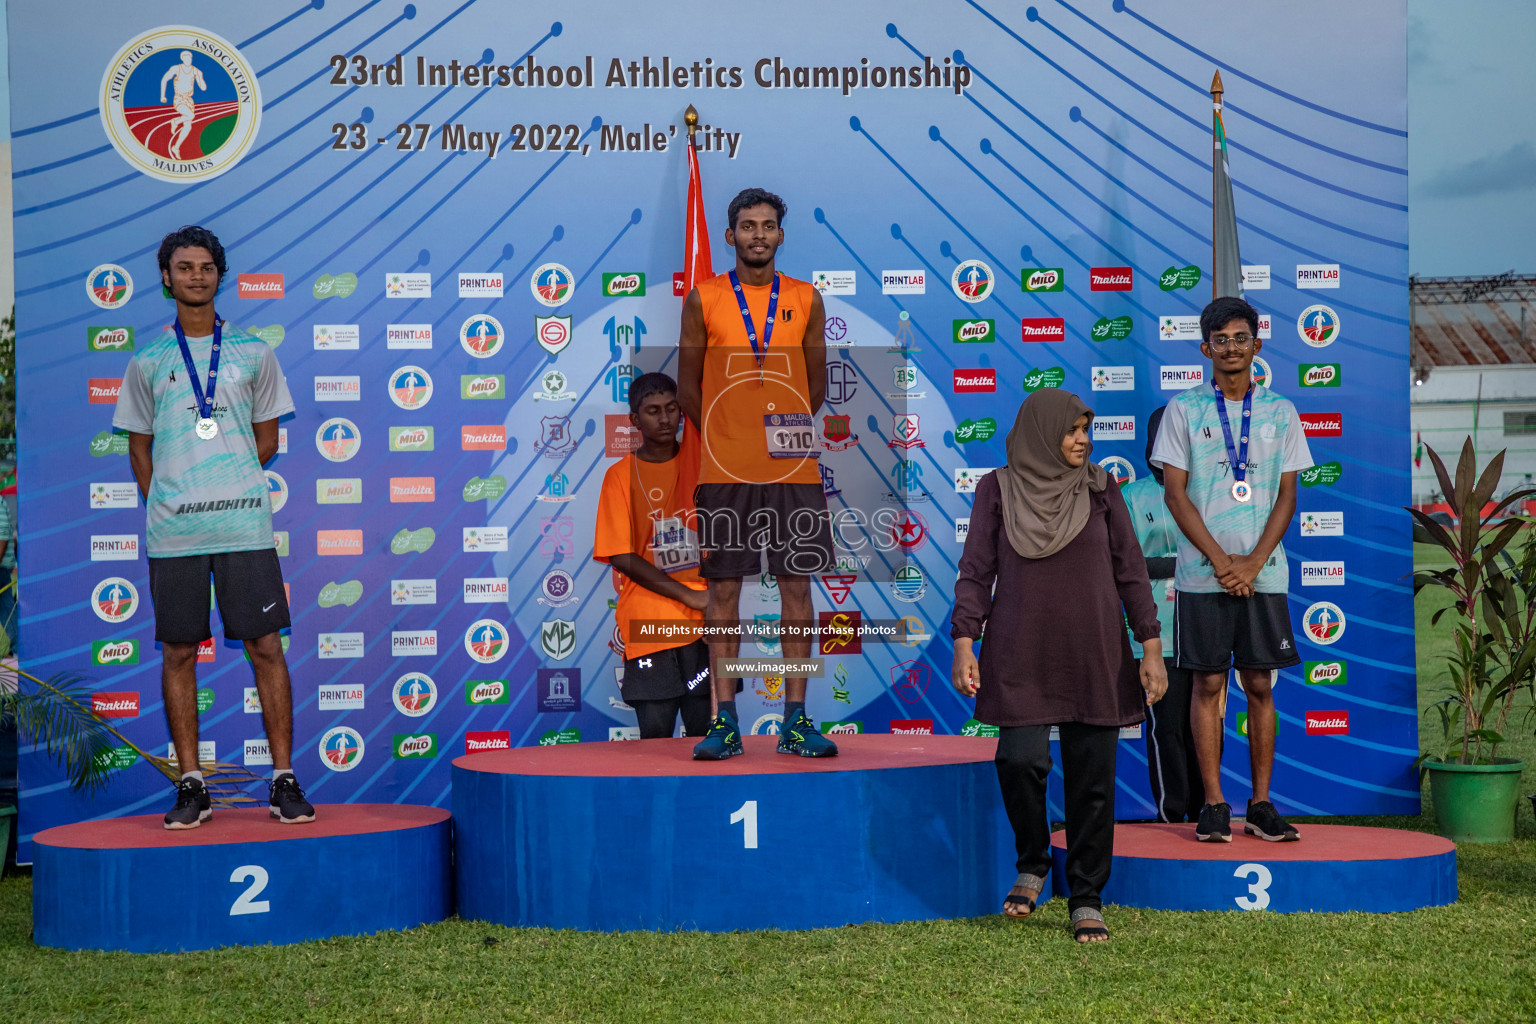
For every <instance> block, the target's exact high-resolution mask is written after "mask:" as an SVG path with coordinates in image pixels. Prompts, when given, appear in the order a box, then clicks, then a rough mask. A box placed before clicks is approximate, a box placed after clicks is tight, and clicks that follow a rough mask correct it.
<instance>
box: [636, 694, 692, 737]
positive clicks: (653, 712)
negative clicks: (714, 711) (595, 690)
mask: <svg viewBox="0 0 1536 1024" xmlns="http://www.w3.org/2000/svg"><path fill="white" fill-rule="evenodd" d="M629 705H630V707H632V708H634V709H635V719H636V722H637V723H638V724H639V726H640V738H641V739H643V740H659V739H668V738H670V737H671V735H672V729H673V727H674V726H676V725H677V716H678V713H679V712H681V713H682V716H683V735H684V736H703V735H704V734H705V733H706V732H708V731H709V688H708V687H706V686H701V687H699V688H698V690H697V692H694V693H688V694H684V695H683V696H681V697H673V698H671V699H670V700H632V701H630V702H629Z"/></svg>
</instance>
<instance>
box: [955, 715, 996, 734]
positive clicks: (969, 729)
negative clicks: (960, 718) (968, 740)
mask: <svg viewBox="0 0 1536 1024" xmlns="http://www.w3.org/2000/svg"><path fill="white" fill-rule="evenodd" d="M960 735H961V736H994V737H995V736H997V735H999V733H998V728H997V726H995V725H983V724H982V723H981V722H978V721H977V720H976V719H974V718H970V719H967V720H966V722H965V724H964V725H962V726H961V727H960Z"/></svg>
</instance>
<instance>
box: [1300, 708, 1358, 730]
mask: <svg viewBox="0 0 1536 1024" xmlns="http://www.w3.org/2000/svg"><path fill="white" fill-rule="evenodd" d="M1307 735H1308V736H1348V735H1349V712H1348V711H1308V712H1307Z"/></svg>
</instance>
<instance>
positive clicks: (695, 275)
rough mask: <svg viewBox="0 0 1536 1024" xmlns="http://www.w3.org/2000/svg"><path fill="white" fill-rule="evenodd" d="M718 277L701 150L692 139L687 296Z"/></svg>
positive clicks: (686, 232) (686, 246)
mask: <svg viewBox="0 0 1536 1024" xmlns="http://www.w3.org/2000/svg"><path fill="white" fill-rule="evenodd" d="M714 276H715V270H714V263H713V262H712V261H711V260H710V258H709V224H708V223H707V222H706V220H705V217H704V186H703V185H701V184H700V183H699V153H698V150H696V149H694V148H693V139H692V138H689V139H688V226H687V228H686V229H685V230H684V234H683V290H682V293H681V294H682V295H683V297H684V298H686V297H687V296H688V294H689V293H690V292H692V291H693V289H694V286H695V285H697V284H699V283H700V282H701V281H708V280H709V279H710V278H712V277H714Z"/></svg>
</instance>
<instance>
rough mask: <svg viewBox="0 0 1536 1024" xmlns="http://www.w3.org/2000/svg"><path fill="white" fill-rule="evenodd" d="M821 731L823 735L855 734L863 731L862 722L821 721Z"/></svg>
mask: <svg viewBox="0 0 1536 1024" xmlns="http://www.w3.org/2000/svg"><path fill="white" fill-rule="evenodd" d="M821 731H822V734H823V735H825V736H856V735H858V734H859V733H861V732H863V731H864V723H863V722H822V723H821Z"/></svg>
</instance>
